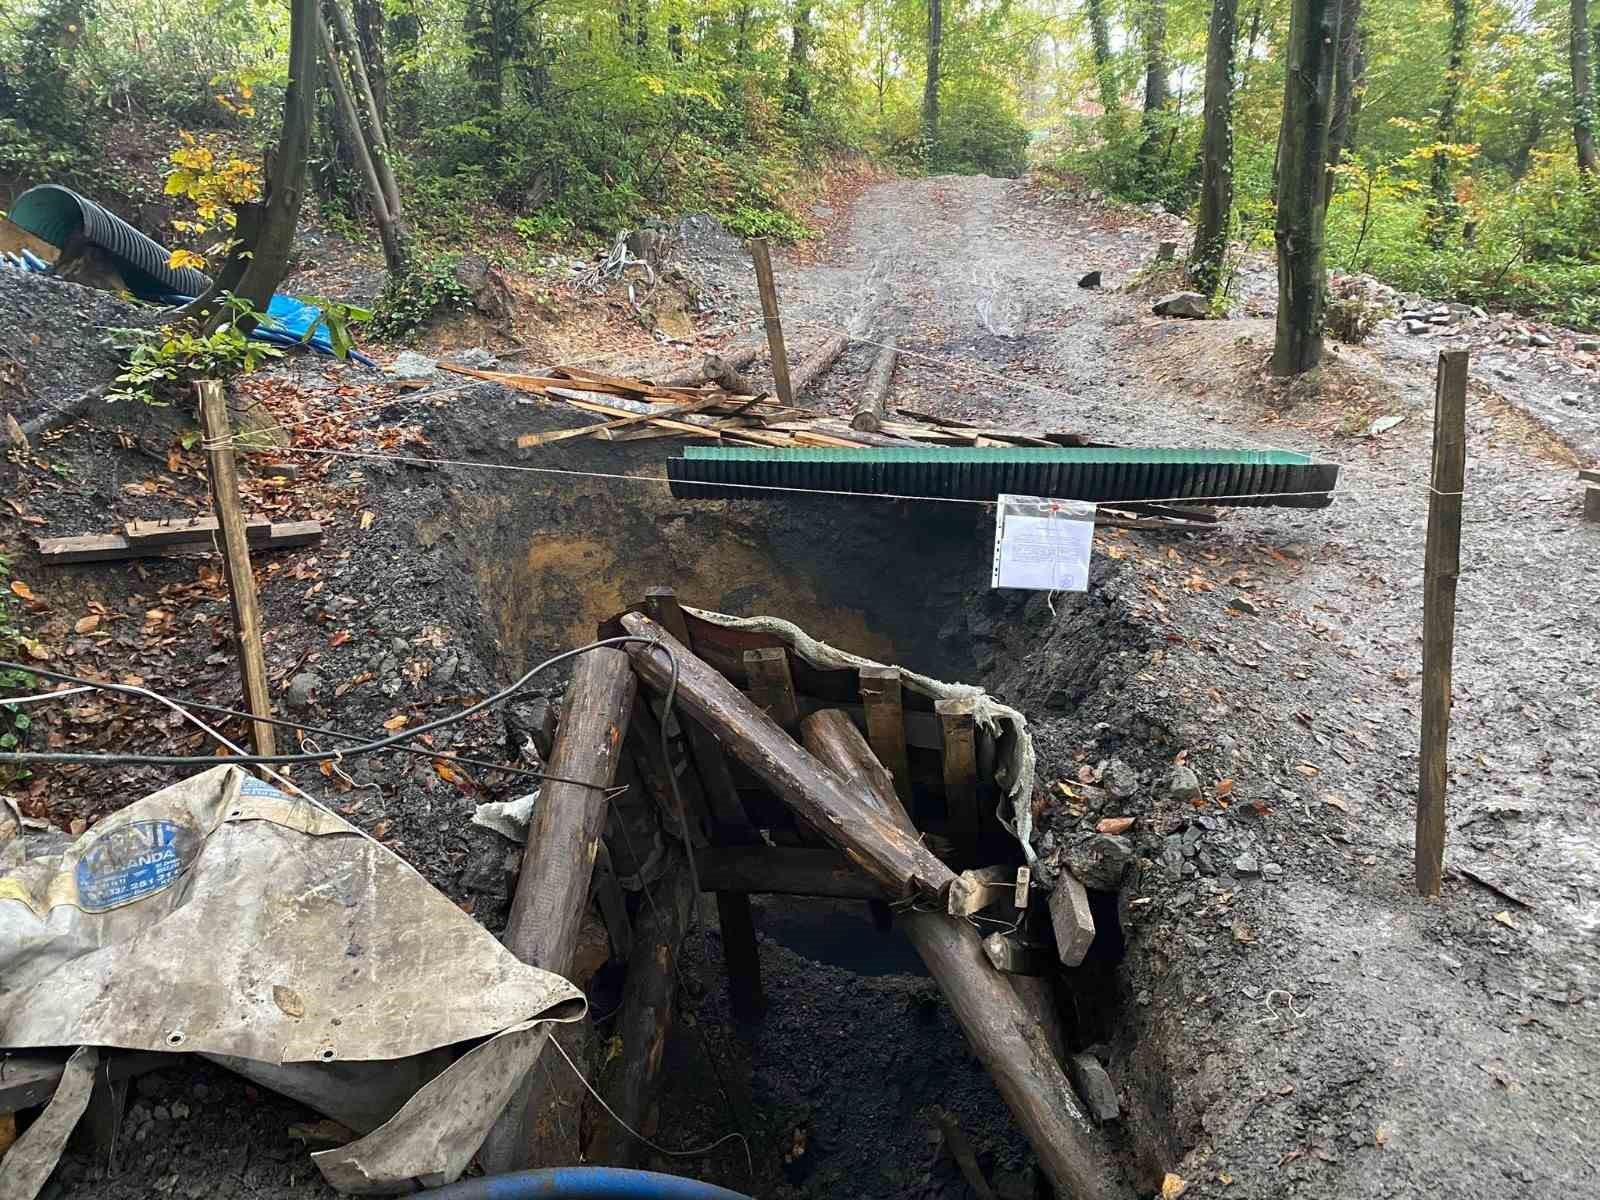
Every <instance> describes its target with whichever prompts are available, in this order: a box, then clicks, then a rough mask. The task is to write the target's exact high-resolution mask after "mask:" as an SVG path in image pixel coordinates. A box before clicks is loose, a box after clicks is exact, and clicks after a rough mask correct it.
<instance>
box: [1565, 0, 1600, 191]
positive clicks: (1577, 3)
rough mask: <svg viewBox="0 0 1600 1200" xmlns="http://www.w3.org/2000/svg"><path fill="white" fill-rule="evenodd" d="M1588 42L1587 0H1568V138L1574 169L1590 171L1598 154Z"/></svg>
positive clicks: (1589, 45)
mask: <svg viewBox="0 0 1600 1200" xmlns="http://www.w3.org/2000/svg"><path fill="white" fill-rule="evenodd" d="M1591 51H1592V46H1591V43H1590V33H1589V0H1572V140H1573V141H1574V142H1575V143H1576V144H1577V149H1578V170H1580V171H1582V172H1583V173H1584V174H1585V175H1592V174H1594V169H1595V166H1596V163H1597V162H1600V158H1597V156H1596V154H1595V147H1594V80H1593V78H1592V76H1591V73H1590V62H1589V60H1590V56H1591Z"/></svg>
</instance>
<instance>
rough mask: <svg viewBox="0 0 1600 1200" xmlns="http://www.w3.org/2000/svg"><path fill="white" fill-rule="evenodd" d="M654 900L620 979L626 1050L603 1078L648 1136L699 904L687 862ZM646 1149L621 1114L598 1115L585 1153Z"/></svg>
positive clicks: (598, 1155)
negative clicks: (680, 963)
mask: <svg viewBox="0 0 1600 1200" xmlns="http://www.w3.org/2000/svg"><path fill="white" fill-rule="evenodd" d="M651 899H652V900H653V903H651V902H647V903H646V904H645V905H644V907H643V909H641V910H640V917H639V921H638V924H637V925H636V926H635V927H634V939H633V942H634V944H633V953H632V955H630V956H629V958H628V975H627V979H626V980H625V981H624V982H623V985H622V1011H621V1014H620V1015H619V1016H618V1018H617V1032H616V1036H617V1037H619V1038H620V1039H621V1040H622V1053H621V1055H620V1056H619V1057H618V1059H617V1060H616V1065H615V1067H614V1069H613V1070H612V1071H611V1072H609V1073H608V1075H607V1077H606V1079H605V1081H604V1082H605V1087H604V1095H605V1098H606V1103H607V1104H608V1105H609V1106H610V1107H611V1110H612V1111H613V1112H614V1113H616V1114H617V1116H618V1117H619V1118H620V1119H621V1120H622V1121H624V1122H626V1123H627V1124H628V1125H629V1126H631V1127H632V1128H634V1129H637V1130H638V1131H639V1132H640V1133H642V1134H644V1136H646V1137H653V1136H654V1135H655V1133H656V1131H657V1128H658V1126H659V1121H658V1119H657V1113H656V1090H657V1088H658V1087H659V1085H660V1082H661V1067H662V1062H663V1060H664V1059H665V1057H666V1045H667V1035H668V1034H669V1033H670V1031H671V1029H672V1017H673V1007H674V999H675V997H676V996H677V991H678V986H677V960H678V950H679V946H680V945H681V943H682V941H683V934H684V930H685V929H687V928H688V925H689V912H690V910H691V908H692V907H693V903H694V888H693V886H692V885H691V883H690V880H689V869H688V864H687V863H686V862H683V861H682V860H679V861H677V862H675V863H673V864H672V865H671V866H669V867H668V868H667V872H666V874H665V875H663V876H662V877H661V878H660V879H659V880H658V881H657V882H656V884H655V887H654V889H653V890H652V892H651ZM642 1149H643V1147H642V1146H641V1145H640V1143H639V1142H638V1141H637V1140H636V1139H635V1138H634V1137H633V1136H632V1135H631V1134H629V1133H628V1132H627V1131H626V1130H624V1129H623V1128H622V1127H621V1126H620V1125H619V1124H618V1123H617V1121H614V1120H612V1119H611V1118H609V1117H607V1116H606V1115H605V1114H604V1113H599V1114H596V1129H595V1134H594V1139H593V1140H592V1141H591V1142H590V1144H589V1148H588V1151H587V1153H586V1157H587V1158H588V1160H589V1161H590V1162H595V1163H603V1164H607V1165H610V1166H619V1167H625V1166H629V1165H631V1164H633V1163H634V1162H636V1161H638V1158H639V1153H640V1151H641V1150H642Z"/></svg>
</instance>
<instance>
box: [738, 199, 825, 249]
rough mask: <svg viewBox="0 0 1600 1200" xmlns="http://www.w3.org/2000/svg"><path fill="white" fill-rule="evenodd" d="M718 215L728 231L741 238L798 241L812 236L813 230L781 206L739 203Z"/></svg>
mask: <svg viewBox="0 0 1600 1200" xmlns="http://www.w3.org/2000/svg"><path fill="white" fill-rule="evenodd" d="M718 215H719V216H720V217H721V219H722V223H723V225H724V226H726V227H727V229H728V232H729V233H732V234H734V235H736V236H738V237H741V238H771V239H772V240H773V241H776V242H798V241H803V240H804V239H806V238H808V237H810V236H811V230H809V229H807V228H806V226H805V225H804V224H802V223H801V222H799V221H797V220H795V219H794V218H793V217H791V216H790V215H789V214H788V213H786V212H784V211H783V210H782V209H781V208H761V207H757V206H756V205H752V204H739V205H736V206H735V207H734V208H731V209H726V210H724V211H723V212H721V213H719V214H718Z"/></svg>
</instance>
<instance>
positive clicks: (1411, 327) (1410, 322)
mask: <svg viewBox="0 0 1600 1200" xmlns="http://www.w3.org/2000/svg"><path fill="white" fill-rule="evenodd" d="M1431 328H1432V326H1430V325H1429V324H1428V323H1427V322H1426V321H1423V320H1419V319H1417V318H1414V317H1408V318H1407V319H1406V321H1405V331H1406V332H1407V333H1411V334H1417V333H1427V332H1428V330H1429V329H1431Z"/></svg>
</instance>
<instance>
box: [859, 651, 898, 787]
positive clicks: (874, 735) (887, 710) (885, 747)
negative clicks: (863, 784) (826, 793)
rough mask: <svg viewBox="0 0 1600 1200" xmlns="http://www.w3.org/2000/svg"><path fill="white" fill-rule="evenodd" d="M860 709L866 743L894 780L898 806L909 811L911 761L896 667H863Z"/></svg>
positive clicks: (861, 672)
mask: <svg viewBox="0 0 1600 1200" xmlns="http://www.w3.org/2000/svg"><path fill="white" fill-rule="evenodd" d="M860 675H861V706H862V712H863V715H864V718H865V720H866V724H867V742H868V743H869V744H870V745H871V746H872V752H873V753H874V754H876V755H877V756H878V761H879V762H881V763H882V764H883V765H884V766H885V767H887V768H888V769H889V774H890V775H891V776H893V778H894V790H895V794H896V795H898V796H899V797H900V803H901V804H903V805H904V806H905V807H906V810H907V811H910V808H911V760H910V758H909V757H908V755H907V753H906V714H905V708H904V706H903V704H902V702H901V692H900V668H899V667H862V668H861V671H860Z"/></svg>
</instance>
